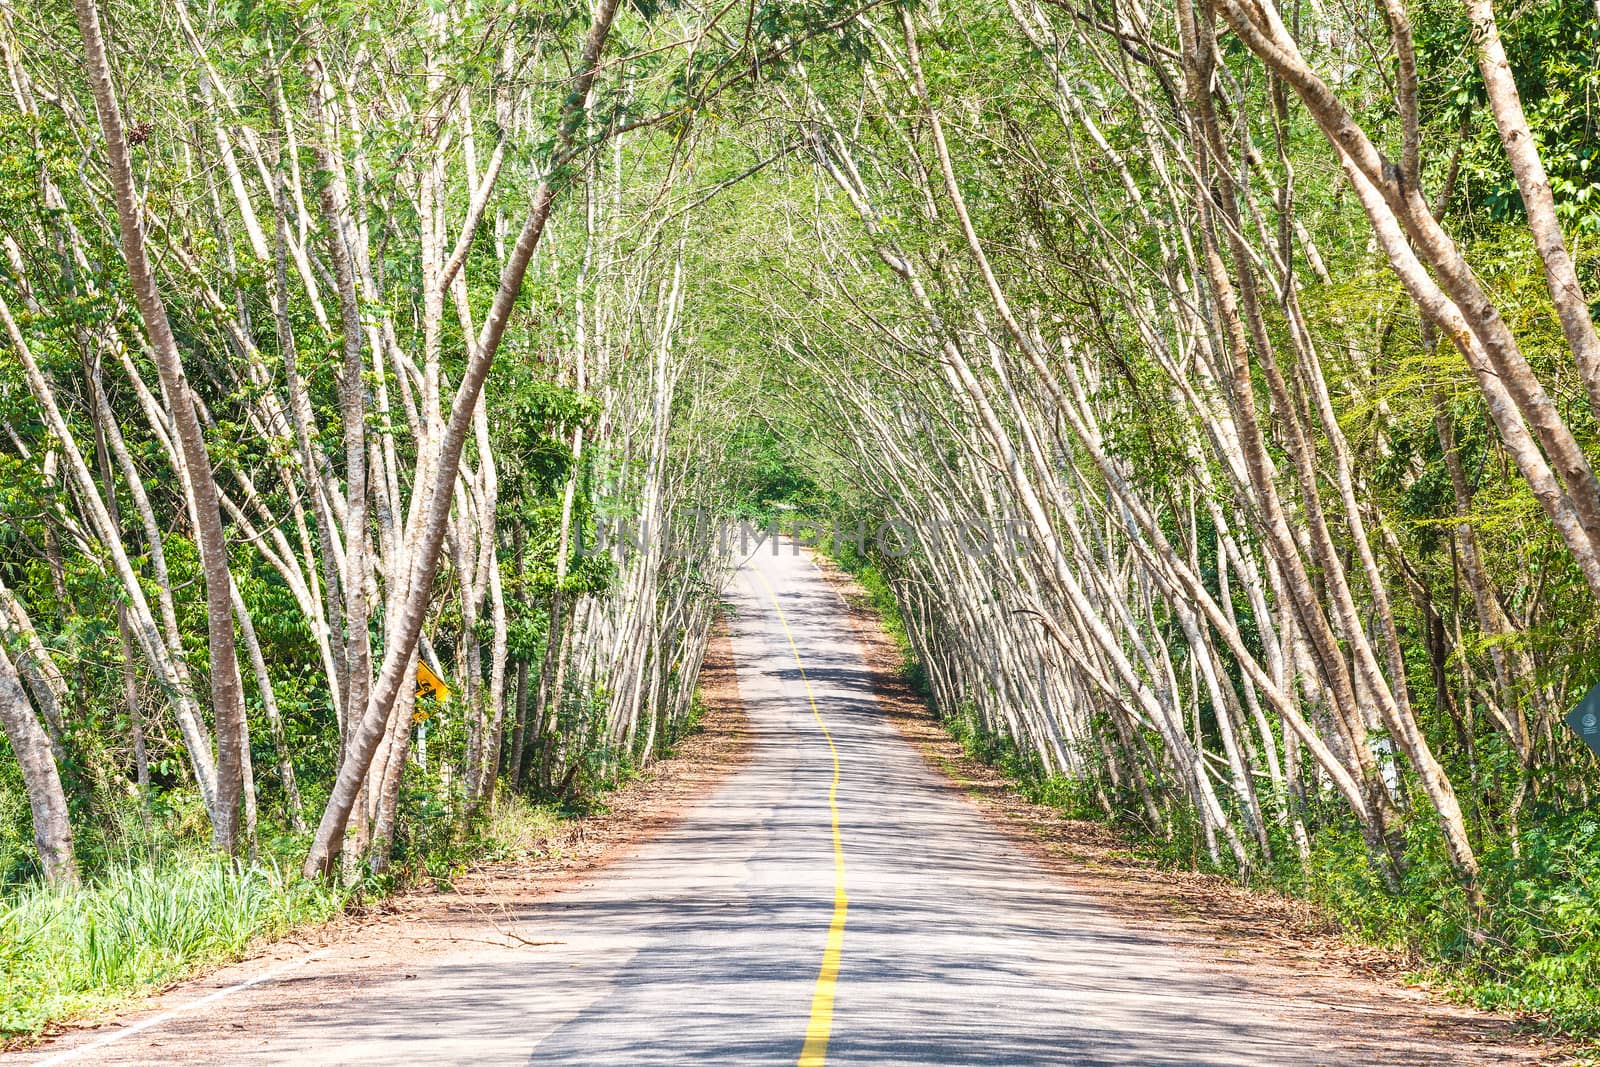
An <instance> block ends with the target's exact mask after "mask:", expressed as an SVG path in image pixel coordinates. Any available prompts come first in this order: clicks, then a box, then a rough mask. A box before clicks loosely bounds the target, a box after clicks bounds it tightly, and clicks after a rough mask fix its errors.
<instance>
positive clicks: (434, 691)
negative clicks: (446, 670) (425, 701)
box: [417, 659, 450, 704]
mask: <svg viewBox="0 0 1600 1067" xmlns="http://www.w3.org/2000/svg"><path fill="white" fill-rule="evenodd" d="M424 693H426V694H428V695H429V696H431V697H433V699H435V700H437V701H438V702H439V703H441V704H443V703H444V702H445V701H447V700H449V699H450V687H449V686H447V685H445V684H444V679H443V678H440V677H439V676H438V675H437V674H434V673H433V671H431V670H429V669H428V665H427V664H426V663H424V662H422V660H420V659H419V660H417V696H422V695H423V694H424Z"/></svg>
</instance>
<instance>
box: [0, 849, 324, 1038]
mask: <svg viewBox="0 0 1600 1067" xmlns="http://www.w3.org/2000/svg"><path fill="white" fill-rule="evenodd" d="M345 899H346V891H344V890H340V889H337V888H332V887H329V886H326V885H322V884H319V883H315V882H308V881H305V880H302V879H301V878H299V877H298V876H297V875H296V874H295V873H294V872H293V871H289V870H279V869H276V868H272V867H264V866H256V867H245V868H239V869H235V868H234V867H233V866H232V865H231V864H229V863H228V862H227V861H225V860H223V859H220V858H217V859H210V858H203V859H202V858H194V859H187V860H176V861H171V862H168V863H164V864H160V865H155V866H125V867H114V868H111V869H110V870H108V871H107V872H106V873H105V874H103V875H101V876H99V877H97V878H95V879H93V880H92V881H90V882H87V883H85V884H84V885H83V886H81V887H79V888H76V889H69V890H61V891H57V890H52V889H49V888H46V887H43V886H35V887H30V888H28V889H25V890H23V891H21V892H19V893H16V894H14V895H13V896H12V897H11V898H10V899H9V900H6V901H4V902H3V903H0V1038H3V1037H15V1036H18V1035H26V1034H34V1033H38V1032H39V1031H40V1030H41V1029H42V1028H43V1027H44V1026H45V1024H46V1023H48V1022H50V1021H53V1020H58V1019H62V1018H65V1017H69V1016H74V1015H81V1014H84V1013H87V1012H91V1011H94V1010H95V1009H97V1008H101V1007H105V1006H109V1005H110V1004H113V1003H115V1002H116V1001H118V1000H121V999H123V998H126V997H128V996H129V995H132V994H136V993H140V992H144V991H146V990H148V989H151V988H153V987H156V986H160V985H162V984H165V983H167V982H171V981H174V980H176V979H179V978H182V977H184V976H186V975H188V974H191V973H193V972H194V971H195V970H197V969H198V968H200V967H202V966H205V965H207V964H216V963H221V962H224V961H227V960H229V959H233V958H236V957H238V956H241V955H243V954H244V953H245V952H246V951H247V950H248V949H249V948H250V946H251V945H252V944H254V943H256V942H258V941H260V940H262V939H266V938H271V937H277V936H282V935H283V934H285V933H287V932H289V931H290V930H291V929H293V928H295V927H298V926H304V925H309V924H312V923H317V922H321V921H324V920H326V919H327V918H329V917H330V916H331V915H333V914H334V913H336V912H337V911H339V910H340V908H342V907H343V906H344V903H345Z"/></svg>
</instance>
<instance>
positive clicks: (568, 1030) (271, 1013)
mask: <svg viewBox="0 0 1600 1067" xmlns="http://www.w3.org/2000/svg"><path fill="white" fill-rule="evenodd" d="M730 595H731V598H732V599H733V601H734V603H735V604H736V606H737V610H738V615H737V618H736V620H735V621H734V624H733V644H734V654H735V658H736V660H737V663H738V679H739V686H740V691H741V695H742V696H743V698H744V700H745V703H746V706H747V708H748V712H749V716H750V720H751V726H752V732H753V734H754V737H755V741H754V749H753V752H752V754H751V758H750V760H749V761H748V763H747V764H746V765H745V766H744V767H743V768H742V769H741V770H740V771H738V772H737V773H736V774H735V775H733V776H732V777H731V778H729V779H728V780H727V781H726V782H725V783H724V784H723V785H722V786H721V787H720V788H719V789H718V790H717V791H716V792H715V793H714V794H713V795H711V796H710V797H708V798H707V799H706V800H705V801H704V802H703V803H701V804H699V805H698V806H697V807H695V808H694V809H693V810H692V811H691V812H690V813H689V814H688V815H687V816H686V817H685V819H684V820H683V821H682V822H681V823H679V824H678V825H677V826H676V827H675V828H674V829H672V830H671V831H669V832H668V833H666V834H664V835H663V836H661V837H659V838H657V839H656V840H655V841H654V842H652V843H651V844H649V845H647V846H645V847H644V848H642V849H641V850H640V851H638V852H637V853H636V854H635V855H633V856H632V857H631V858H629V859H627V860H624V861H622V862H620V863H618V864H616V865H614V866H612V867H610V868H607V869H606V870H604V871H602V872H600V874H598V875H597V876H596V878H595V881H594V883H593V884H591V885H587V886H583V887H579V888H576V889H572V890H568V891H564V892H560V893H557V894H555V895H553V896H550V897H547V898H545V899H543V900H541V901H540V902H539V903H538V904H537V905H536V906H535V907H533V908H532V909H531V910H530V911H529V912H527V913H525V914H522V915H519V916H518V917H517V918H518V931H519V933H520V934H521V936H522V937H524V938H527V939H529V940H548V941H552V942H557V943H554V944H547V945H541V946H537V947H531V948H521V949H514V950H511V949H490V948H471V947H468V948H464V949H462V950H460V951H453V952H450V953H446V954H443V955H433V956H430V957H428V958H425V959H419V960H417V961H416V962H415V963H407V962H406V961H403V960H402V961H399V962H398V963H397V962H396V961H394V960H389V961H387V962H384V963H382V964H378V963H374V964H373V965H372V966H374V967H376V966H383V967H390V968H393V969H394V973H393V974H392V975H391V976H389V977H387V978H385V979H384V980H382V981H379V982H378V983H376V985H374V986H369V987H366V988H363V989H361V990H360V991H358V992H351V993H348V994H347V993H345V992H343V990H345V989H346V988H347V987H345V986H341V985H340V984H339V983H338V981H337V980H336V977H334V976H326V977H325V976H324V975H323V973H322V971H321V970H319V968H321V967H322V964H321V963H312V964H310V965H308V966H306V967H304V968H303V969H302V970H300V971H298V972H296V973H295V975H294V976H292V978H290V979H287V980H286V981H285V982H284V983H274V984H263V985H261V986H257V987H255V988H253V989H251V990H249V991H247V992H245V993H241V994H238V996H237V998H235V1000H236V1001H237V1002H242V1006H244V1007H248V1009H249V1011H248V1012H247V1013H244V1014H243V1015H241V1016H237V1017H236V1016H234V1015H233V1014H232V1011H233V1010H236V1009H237V1007H239V1006H240V1005H239V1004H236V1005H235V1008H232V1009H230V1008H226V1007H225V1006H226V1005H228V1004H230V1003H233V1002H230V1001H227V1000H224V1001H220V1002H218V1004H217V1005H216V1006H214V1007H211V1008H207V1009H206V1010H204V1011H201V1012H197V1013H191V1015H189V1016H187V1017H181V1018H180V1019H178V1020H174V1021H173V1022H171V1023H168V1024H164V1025H163V1026H158V1027H154V1028H152V1029H151V1030H149V1031H146V1032H145V1033H143V1034H141V1035H139V1036H137V1037H135V1038H132V1039H130V1040H127V1041H124V1042H120V1043H117V1044H114V1045H110V1046H107V1047H105V1048H103V1049H100V1050H98V1051H96V1052H95V1053H93V1054H92V1055H90V1056H87V1057H84V1058H83V1059H81V1060H79V1061H78V1062H95V1063H113V1062H119V1063H147V1062H151V1061H152V1060H155V1059H163V1060H168V1061H178V1062H189V1061H190V1060H191V1059H194V1057H196V1056H201V1057H203V1061H204V1062H230V1063H341V1064H373V1065H376V1064H396V1063H403V1064H419V1063H430V1064H431V1063H469V1062H470V1063H485V1064H525V1063H527V1064H546V1065H576V1064H600V1065H615V1064H645V1063H650V1064H661V1063H674V1064H680V1063H681V1064H726V1065H742V1067H748V1065H754V1064H795V1063H797V1062H804V1063H818V1064H820V1063H823V1062H826V1063H829V1064H838V1065H846V1064H860V1065H889V1064H1033V1063H1060V1064H1096V1065H1097V1064H1140V1065H1144V1067H1150V1065H1162V1064H1317V1063H1330V1062H1339V1059H1338V1057H1337V1056H1336V1055H1330V1054H1329V1053H1327V1052H1320V1051H1319V1048H1321V1047H1323V1046H1324V1037H1325V1036H1326V1034H1327V1033H1328V1032H1329V1031H1330V1028H1331V1027H1332V1026H1333V1025H1334V1020H1332V1019H1331V1018H1330V1016H1331V1015H1332V1013H1330V1012H1329V1011H1328V1010H1327V1009H1326V1008H1325V1007H1323V1006H1321V1005H1318V1004H1316V1003H1313V1002H1309V1001H1306V1000H1304V999H1298V1000H1297V999H1280V998H1277V997H1274V996H1272V995H1271V994H1270V993H1263V992H1262V991H1260V990H1250V989H1246V988H1243V987H1240V986H1238V985H1236V984H1231V983H1232V982H1233V981H1234V980H1232V979H1227V978H1223V977H1219V976H1218V975H1217V974H1215V973H1214V972H1212V971H1211V970H1210V969H1209V968H1208V967H1207V966H1206V965H1205V963H1204V962H1203V961H1199V960H1197V959H1195V958H1194V957H1192V956H1189V955H1185V954H1183V953H1180V952H1179V951H1178V950H1176V949H1174V948H1173V947H1171V946H1170V945H1169V944H1167V943H1166V942H1165V941H1164V940H1163V939H1162V938H1161V936H1160V935H1159V934H1154V933H1150V932H1146V931H1141V930H1139V929H1135V928H1131V927H1129V926H1127V925H1124V924H1123V923H1122V922H1120V921H1118V920H1116V919H1115V918H1113V917H1111V916H1109V915H1108V914H1107V913H1106V912H1104V911H1103V910H1102V909H1100V908H1099V907H1098V906H1097V905H1096V904H1095V903H1094V902H1093V901H1092V900H1089V899H1087V898H1085V897H1082V896H1079V895H1077V894H1075V893H1073V892H1071V891H1070V890H1069V889H1067V888H1065V887H1064V886H1063V885H1062V884H1061V883H1060V882H1059V881H1058V880H1056V879H1054V878H1052V877H1051V876H1049V875H1047V874H1046V873H1045V872H1044V871H1042V870H1041V869H1040V868H1039V867H1038V866H1037V865H1036V864H1035V863H1034V862H1033V861H1032V860H1030V859H1029V858H1028V857H1027V856H1025V855H1024V854H1023V853H1021V852H1020V851H1019V850H1017V849H1016V848H1015V847H1013V846H1012V845H1011V844H1010V843H1009V842H1008V841H1007V840H1006V839H1005V838H1004V837H1003V836H1002V835H1001V834H1000V833H999V832H997V831H996V830H995V829H993V828H992V827H991V826H990V825H988V824H987V823H986V822H985V821H984V820H983V819H982V818H981V817H980V816H979V815H978V814H977V812H976V811H975V809H973V808H972V807H971V806H970V805H969V804H968V803H967V802H966V801H965V800H964V799H963V798H962V797H960V796H959V795H958V794H956V793H955V792H954V791H952V790H950V789H949V788H948V787H947V786H946V785H944V784H943V783H942V782H940V781H939V780H938V778H937V777H936V775H935V774H934V772H932V771H931V770H930V769H929V768H928V767H927V766H926V765H925V764H924V762H923V760H922V758H921V757H920V756H919V755H918V754H917V753H916V752H915V751H914V750H913V749H912V748H911V746H910V745H908V744H907V743H906V742H905V741H903V740H902V739H901V738H900V737H899V735H898V734H897V733H896V732H895V731H894V729H893V727H892V726H891V725H890V724H889V723H888V722H886V721H885V719H884V718H883V716H882V715H881V714H880V713H879V712H878V710H877V708H876V705H875V701H874V698H873V696H872V695H871V685H870V676H869V674H868V671H867V668H866V666H865V664H864V662H863V660H862V657H861V654H860V652H859V649H858V647H857V645H856V642H855V640H854V638H853V636H852V631H851V629H850V626H849V623H848V621H847V620H846V618H845V617H844V614H843V610H842V605H841V602H840V601H839V599H838V597H837V595H836V594H835V593H834V592H833V590H832V588H831V587H830V586H828V585H826V584H825V583H824V581H823V579H822V578H821V575H820V573H819V572H818V571H817V569H816V568H815V566H814V564H812V563H811V562H810V560H809V559H807V558H805V557H802V556H796V555H794V554H792V552H791V550H790V549H788V548H787V547H785V548H784V550H783V552H782V554H780V555H777V556H773V555H770V554H768V553H767V552H766V551H765V550H763V552H762V553H761V554H760V555H758V556H757V557H756V558H755V559H753V560H752V561H751V562H750V563H749V564H748V565H747V566H746V567H745V568H744V569H743V570H742V571H741V572H740V573H739V575H738V576H737V579H736V581H735V583H734V587H733V589H732V590H731V593H730ZM835 758H837V765H836V764H835ZM835 785H836V807H837V826H835V815H834V809H833V807H832V806H831V805H830V790H833V789H834V788H835ZM353 966H356V967H359V966H360V963H359V962H357V963H356V964H354V965H353ZM319 983H322V984H321V985H319ZM275 998H276V999H275ZM234 1018H243V1019H245V1022H244V1023H242V1024H238V1028H237V1029H235V1028H234V1026H235V1024H234V1023H232V1022H231V1021H230V1020H232V1019H234ZM1350 1019H1351V1017H1350V1016H1349V1015H1346V1016H1344V1017H1342V1018H1339V1019H1338V1020H1337V1025H1338V1026H1339V1027H1340V1028H1343V1029H1346V1030H1348V1028H1349V1027H1350V1026H1351V1025H1352V1023H1351V1022H1350ZM1381 1021H1382V1020H1381V1018H1378V1017H1375V1018H1374V1019H1373V1020H1372V1021H1371V1023H1370V1025H1372V1026H1373V1027H1374V1028H1376V1027H1377V1026H1378V1025H1379V1024H1380V1023H1381ZM1356 1025H1369V1024H1368V1023H1366V1022H1365V1021H1361V1020H1358V1022H1357V1024H1356ZM1376 1044H1377V1045H1379V1046H1381V1044H1382V1042H1381V1040H1379V1041H1378V1042H1376ZM39 1058H41V1057H39V1056H34V1057H29V1059H34V1060H37V1059H39ZM194 1061H195V1062H201V1061H202V1060H199V1059H195V1060H194ZM1368 1062H1371V1061H1370V1060H1369V1061H1368ZM1396 1062H1401V1061H1399V1060H1398V1059H1397V1060H1396ZM1405 1062H1417V1061H1416V1060H1414V1059H1412V1060H1407V1061H1405ZM1430 1062H1432V1061H1430ZM1441 1062H1447V1061H1441ZM1464 1062H1471V1061H1470V1060H1466V1061H1464Z"/></svg>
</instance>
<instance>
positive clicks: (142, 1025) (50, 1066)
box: [33, 948, 329, 1067]
mask: <svg viewBox="0 0 1600 1067" xmlns="http://www.w3.org/2000/svg"><path fill="white" fill-rule="evenodd" d="M328 951H329V950H328V949H325V948H324V949H318V950H317V951H316V952H313V953H312V954H311V955H309V956H304V957H302V958H300V959H298V960H291V961H290V962H288V963H286V964H284V965H283V966H281V967H274V968H273V969H272V970H270V971H262V972H261V973H260V974H258V975H256V976H255V977H254V978H247V979H245V980H244V981H243V982H240V983H239V984H238V985H231V986H229V987H228V988H226V989H219V990H217V991H216V992H215V993H209V994H207V995H206V996H203V997H201V998H200V999H199V1000H192V1001H190V1002H189V1003H187V1004H180V1005H178V1006H177V1007H176V1008H172V1009H170V1010H168V1011H164V1012H162V1013H161V1014H160V1015H153V1016H151V1017H150V1018H148V1019H146V1020H144V1021H143V1022H138V1023H134V1024H133V1025H132V1026H124V1027H123V1028H122V1029H121V1030H116V1031H113V1032H111V1033H109V1034H107V1035H106V1036H104V1037H102V1038H100V1039H99V1040H97V1041H91V1042H89V1043H88V1044H87V1045H79V1046H78V1047H77V1048H69V1049H67V1050H66V1051H65V1052H58V1053H56V1054H55V1055H54V1056H51V1057H49V1058H48V1059H43V1060H40V1061H39V1062H37V1063H35V1064H34V1065H33V1067H55V1065H56V1064H58V1063H67V1062H68V1061H70V1060H75V1059H77V1058H78V1057H79V1056H82V1055H84V1054H85V1053H89V1052H94V1051H96V1050H97V1049H103V1048H105V1047H106V1046H107V1045H113V1044H115V1043H117V1042H118V1041H121V1040H122V1039H123V1038H127V1037H132V1036H133V1035H134V1034H137V1033H142V1032H144V1031H145V1030H148V1029H150V1028H151V1027H153V1026H160V1025H161V1024H162V1023H164V1022H166V1021H167V1020H168V1019H171V1018H172V1017H174V1016H176V1015H181V1014H182V1013H183V1012H186V1011H193V1010H194V1009H195V1008H202V1007H204V1006H205V1005H207V1004H210V1003H212V1002H213V1001H217V1000H221V999H222V998H223V997H226V996H231V995H232V994H234V993H238V992H241V991H242V990H246V989H249V988H250V987H251V986H253V985H260V984H261V983H262V982H267V981H271V980H272V979H274V978H276V977H278V976H279V975H281V974H287V973H288V972H289V971H292V970H294V969H295V968H296V967H304V966H305V965H306V964H308V963H310V962H311V961H312V960H314V959H319V958H321V957H322V956H325V955H327V954H328Z"/></svg>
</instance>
